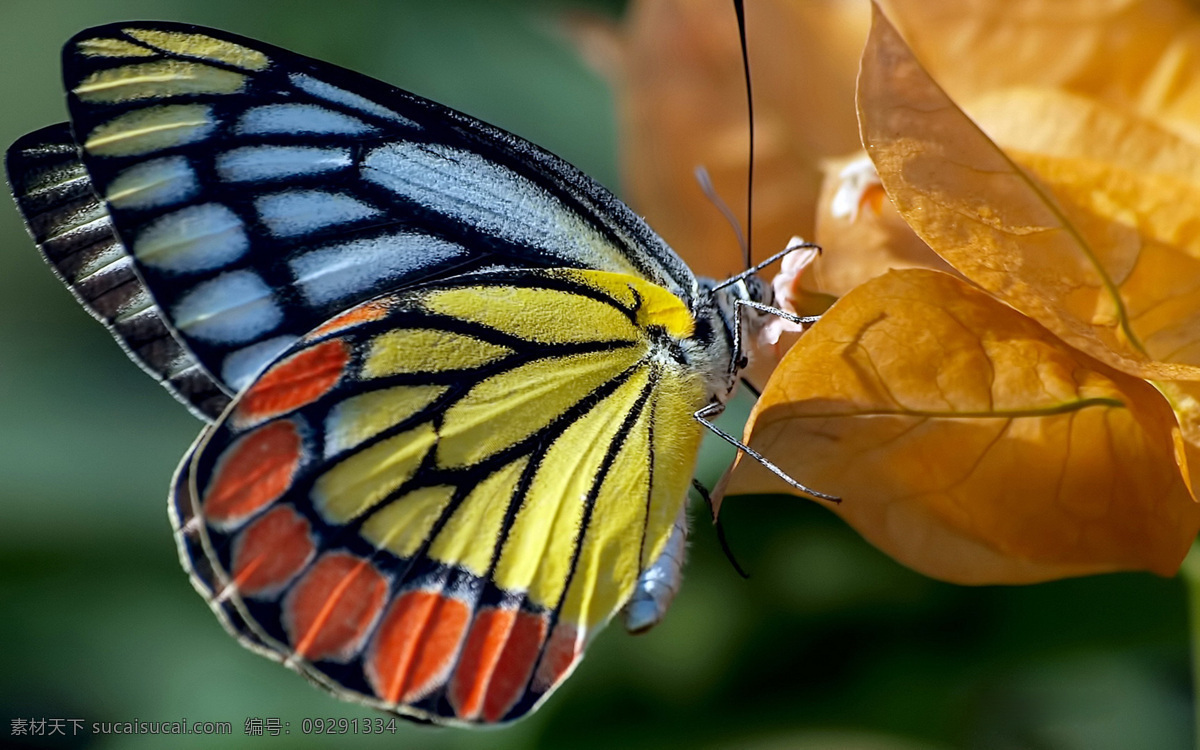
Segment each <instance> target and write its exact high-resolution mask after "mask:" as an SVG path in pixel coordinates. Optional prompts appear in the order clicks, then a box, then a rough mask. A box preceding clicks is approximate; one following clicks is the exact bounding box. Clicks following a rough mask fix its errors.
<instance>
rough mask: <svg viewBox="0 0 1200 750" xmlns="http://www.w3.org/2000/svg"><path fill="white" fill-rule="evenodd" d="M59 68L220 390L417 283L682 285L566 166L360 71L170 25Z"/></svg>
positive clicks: (114, 219)
mask: <svg viewBox="0 0 1200 750" xmlns="http://www.w3.org/2000/svg"><path fill="white" fill-rule="evenodd" d="M63 74H64V78H65V85H66V88H67V90H68V92H69V93H68V104H69V109H70V113H71V127H72V131H73V134H74V141H75V142H77V146H78V149H79V158H80V159H81V163H82V167H83V168H84V169H85V170H86V176H87V178H88V180H89V181H90V183H89V189H90V190H91V191H94V194H95V195H96V196H98V197H99V198H100V199H101V201H100V202H99V204H98V208H99V210H100V212H102V213H104V215H105V216H104V220H105V221H106V222H107V225H108V227H107V229H106V231H107V232H108V233H109V234H111V235H112V236H113V237H115V239H116V240H117V242H118V243H119V245H120V250H121V251H122V253H123V255H124V256H126V258H127V259H128V260H129V262H131V264H132V268H133V269H134V270H135V271H136V273H137V274H138V276H139V277H140V279H141V280H142V281H143V282H144V284H145V287H146V289H148V290H149V295H150V297H151V298H152V299H153V301H154V302H156V303H157V305H158V308H159V309H160V310H161V314H162V316H163V317H164V318H165V320H166V321H167V322H168V323H169V325H170V327H171V329H172V331H173V333H174V334H175V336H176V337H177V338H178V340H179V341H180V342H182V343H183V345H184V348H185V350H186V351H187V353H188V354H190V355H191V356H193V357H194V358H195V360H196V361H198V362H199V363H200V364H201V365H202V366H203V368H205V369H206V370H207V371H208V372H209V373H210V374H211V376H212V379H213V380H214V381H215V382H217V383H218V384H220V385H221V386H223V387H224V388H225V390H226V391H228V392H230V393H234V392H237V391H238V390H240V389H241V388H242V387H244V386H245V385H246V384H247V383H249V382H250V380H252V379H253V377H254V375H255V374H256V373H257V372H258V371H259V370H260V369H261V368H262V366H264V365H265V364H266V363H267V362H269V361H271V360H272V359H273V358H274V357H275V356H277V355H278V354H279V353H280V352H282V351H283V350H285V349H286V348H287V347H288V346H290V345H291V344H293V343H295V341H296V340H297V339H298V338H299V337H300V336H301V335H303V334H304V333H306V332H307V331H309V330H311V329H312V328H314V327H316V326H317V325H319V324H320V322H321V321H324V320H328V319H329V318H330V317H333V316H334V315H335V314H337V313H338V312H341V311H343V310H345V309H347V308H349V307H351V306H353V305H355V304H357V303H360V302H363V301H365V300H367V299H370V298H372V297H375V296H377V295H378V294H380V293H382V292H386V291H391V290H396V289H400V288H403V287H405V286H406V285H408V284H411V283H414V282H415V281H418V280H426V279H430V278H436V277H439V276H445V275H448V274H451V273H463V272H467V271H470V270H473V269H480V268H488V267H529V266H561V267H578V268H594V269H600V270H606V271H613V272H620V273H628V274H632V275H635V276H639V277H641V278H644V279H647V280H649V281H651V282H653V283H655V284H658V285H660V286H663V287H665V288H667V289H669V290H671V291H672V292H673V293H675V294H676V295H677V296H682V297H683V298H684V299H685V300H690V299H691V296H690V295H692V294H693V291H694V279H693V277H692V276H691V273H690V272H689V271H688V270H687V268H686V266H684V265H683V264H682V262H681V261H680V260H679V259H678V258H677V257H676V256H675V255H674V254H673V253H672V252H671V251H670V250H669V249H668V248H667V247H666V246H665V245H663V244H662V242H661V240H659V239H658V238H657V236H656V235H654V234H653V233H652V232H651V231H650V230H649V229H648V228H647V227H646V226H645V224H644V223H643V222H642V221H641V220H640V219H639V218H638V217H636V216H635V215H634V214H633V213H632V212H631V211H629V209H627V208H626V207H625V206H624V205H622V204H621V203H620V202H619V201H618V200H616V199H615V198H614V197H613V196H612V195H611V194H609V193H608V192H607V191H606V190H604V189H603V188H602V187H600V186H599V185H597V184H596V183H595V182H593V181H592V180H590V179H589V178H587V177H586V176H584V175H583V174H582V173H580V172H579V171H578V170H576V169H574V168H573V167H571V166H569V165H567V164H566V163H564V162H563V161H561V160H559V159H557V158H556V157H554V156H552V155H550V154H548V153H546V152H545V151H542V150H541V149H538V148H537V147H535V146H533V145H531V144H529V143H527V142H525V141H523V140H521V139H519V138H516V137H515V136H512V135H510V134H508V133H505V132H503V131H501V130H498V129H496V128H492V127H490V126H488V125H485V124H483V123H481V122H479V121H478V120H475V119H472V118H470V117H467V116H466V115H462V114H460V113H458V112H454V111H452V110H449V109H447V108H445V107H442V106H440V105H437V104H435V103H433V102H429V101H427V100H424V99H421V98H420V97H417V96H414V95H412V94H408V93H406V92H403V91H400V90H398V89H395V88H393V87H391V86H387V85H385V84H383V83H380V82H378V81H374V80H372V79H369V78H366V77H364V76H361V75H357V74H355V73H351V72H349V71H346V70H343V69H341V68H337V67H335V66H332V65H328V64H325V63H321V62H318V61H315V60H311V59H309V58H306V57H302V56H300V55H296V54H294V53H291V52H287V51H285V50H282V49H279V48H277V47H272V46H270V45H265V44H261V43H259V42H254V41H252V40H248V39H244V38H241V37H237V36H234V35H232V34H227V33H224V32H219V31H214V30H210V29H203V28H200V27H194V26H187V25H181V24H168V23H123V24H112V25H109V26H103V27H99V28H95V29H91V30H89V31H86V32H83V33H82V34H80V35H78V36H77V37H75V38H74V39H73V40H72V41H71V42H70V43H68V44H67V46H66V48H65V49H64V51H63ZM11 164H12V161H11V159H10V169H11ZM16 171H17V172H20V169H19V168H18V169H17V170H16ZM21 179H22V175H21V174H16V175H14V183H18V182H20V181H21ZM27 216H28V213H27ZM123 260H125V258H123ZM68 283H71V280H70V279H68Z"/></svg>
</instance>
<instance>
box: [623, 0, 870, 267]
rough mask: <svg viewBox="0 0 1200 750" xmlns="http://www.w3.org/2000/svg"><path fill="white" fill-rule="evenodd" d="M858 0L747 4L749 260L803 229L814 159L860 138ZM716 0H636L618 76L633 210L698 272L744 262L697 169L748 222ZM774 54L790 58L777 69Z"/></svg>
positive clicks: (740, 99)
mask: <svg viewBox="0 0 1200 750" xmlns="http://www.w3.org/2000/svg"><path fill="white" fill-rule="evenodd" d="M862 10H863V9H862V7H861V6H858V5H856V4H854V3H844V2H840V1H838V0H755V1H754V2H752V3H747V5H746V25H747V34H748V36H749V38H750V39H751V40H753V41H752V43H751V45H750V58H751V59H750V66H751V69H752V71H753V74H754V112H755V128H756V137H757V141H756V144H755V145H756V149H757V153H756V157H755V206H754V237H755V257H756V258H759V259H761V258H762V257H765V256H766V255H767V254H768V253H771V252H775V251H777V250H782V249H783V248H784V247H785V246H786V244H787V241H788V238H790V237H791V236H793V235H801V236H803V237H806V238H811V237H812V232H813V226H814V208H815V207H816V203H817V195H818V191H819V188H820V183H821V169H820V161H821V160H822V159H824V158H827V157H830V156H836V155H840V154H843V153H845V152H847V151H850V150H852V149H854V148H857V147H858V140H857V133H856V126H855V121H854V76H855V72H856V69H857V64H858V63H857V60H858V54H859V51H860V50H861V47H862V38H863V34H864V33H865V31H866V22H867V17H866V15H865V14H864V13H862ZM732 17H733V14H732V12H731V10H730V7H729V3H728V2H726V0H654V1H651V2H640V3H635V4H634V5H633V6H632V8H631V12H630V16H629V20H628V22H627V23H626V25H625V27H624V30H623V34H622V37H621V39H622V44H621V50H622V52H623V53H624V54H623V57H622V60H621V61H620V64H618V65H617V66H616V67H617V71H616V74H617V75H616V78H617V81H616V82H617V102H618V106H619V113H620V122H621V135H622V164H623V171H624V175H625V181H626V187H627V192H628V195H629V198H630V199H631V200H630V203H631V205H632V206H633V207H634V208H635V209H636V210H637V211H639V212H642V213H644V214H645V215H646V218H647V219H648V220H649V222H650V224H651V225H652V226H653V227H654V228H655V230H656V231H658V232H659V233H660V234H661V235H662V236H663V237H664V238H665V239H666V240H667V242H668V243H670V245H671V246H672V247H674V248H675V249H676V250H677V251H678V252H679V254H680V255H682V256H683V257H684V259H685V260H687V262H688V264H689V265H691V267H692V268H693V269H694V270H695V271H696V272H697V273H700V274H704V275H708V276H714V277H718V278H722V277H725V276H727V275H729V274H730V273H734V272H736V271H739V270H741V268H742V259H741V255H740V253H739V252H738V248H737V244H736V242H735V240H734V236H733V233H732V232H731V231H730V230H729V227H728V225H727V223H726V221H725V219H724V218H723V217H722V216H721V214H720V213H719V212H718V211H717V209H716V208H715V207H714V206H713V205H712V203H711V202H709V200H708V199H707V198H706V197H705V196H704V194H703V193H702V192H701V190H700V188H699V186H698V184H697V182H696V178H695V174H694V170H695V168H696V167H697V166H700V165H702V166H704V167H705V168H707V170H708V171H709V173H710V175H711V176H712V180H713V184H714V185H715V187H716V189H717V192H718V193H719V194H720V195H721V196H722V197H723V198H724V199H725V200H726V201H727V202H728V203H729V204H730V206H731V207H732V208H733V211H734V213H735V214H736V215H737V216H738V218H739V221H741V223H742V225H743V226H745V224H746V217H745V198H744V196H745V195H746V149H747V129H746V89H745V82H744V80H743V78H742V69H741V65H740V63H739V62H738V61H739V59H740V57H739V56H740V52H739V48H738V37H737V29H736V27H735V26H734V24H733V23H731V21H732ZM781 57H783V58H784V59H787V60H789V61H791V62H792V63H793V64H789V65H780V64H779V60H780V58H781Z"/></svg>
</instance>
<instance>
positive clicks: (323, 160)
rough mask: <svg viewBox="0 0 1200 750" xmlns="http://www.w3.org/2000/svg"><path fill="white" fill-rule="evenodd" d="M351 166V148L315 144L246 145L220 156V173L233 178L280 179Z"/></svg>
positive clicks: (218, 162)
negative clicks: (326, 146) (320, 146)
mask: <svg viewBox="0 0 1200 750" xmlns="http://www.w3.org/2000/svg"><path fill="white" fill-rule="evenodd" d="M348 166H350V150H349V149H345V148H317V147H313V146H245V147H243V148H235V149H233V150H231V151H226V152H225V153H223V154H220V155H218V156H217V174H218V175H220V177H221V179H223V180H228V181H230V182H249V181H254V180H280V179H284V178H287V177H295V176H298V175H312V174H320V173H322V172H331V171H333V170H336V169H341V168H343V167H348Z"/></svg>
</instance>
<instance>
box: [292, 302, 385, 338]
mask: <svg viewBox="0 0 1200 750" xmlns="http://www.w3.org/2000/svg"><path fill="white" fill-rule="evenodd" d="M390 309H391V304H390V303H389V302H388V301H386V300H372V301H370V302H364V303H363V304H361V305H359V306H358V307H354V308H351V309H349V310H347V311H346V312H344V313H342V314H341V315H338V316H337V317H336V318H332V319H330V320H329V321H327V322H325V323H323V324H321V325H320V326H319V327H318V328H316V329H315V330H314V331H313V332H312V333H310V334H308V336H309V338H317V337H319V336H324V335H326V334H329V333H333V332H335V331H340V330H342V329H343V328H349V327H351V326H356V325H359V324H360V323H369V322H371V321H372V320H379V319H380V318H382V317H383V316H384V315H387V312H388V310H390Z"/></svg>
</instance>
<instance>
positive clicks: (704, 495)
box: [692, 478, 750, 578]
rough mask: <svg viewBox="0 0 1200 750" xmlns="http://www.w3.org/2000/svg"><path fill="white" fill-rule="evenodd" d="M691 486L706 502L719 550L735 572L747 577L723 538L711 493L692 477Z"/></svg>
mask: <svg viewBox="0 0 1200 750" xmlns="http://www.w3.org/2000/svg"><path fill="white" fill-rule="evenodd" d="M692 487H693V489H695V490H696V492H699V493H700V497H702V498H704V502H705V503H707V504H708V512H709V513H710V514H712V519H713V526H716V527H717V541H718V542H719V543H720V544H721V551H722V552H724V553H725V559H726V560H728V561H729V564H730V565H732V566H733V569H734V570H736V571H737V574H738V575H739V576H741V577H742V578H749V577H750V574H749V573H747V572H746V569H745V568H743V567H742V566H741V564H740V563H739V562H738V561H737V558H736V557H734V555H733V548H732V547H730V546H729V540H728V539H726V538H725V526H724V524H722V523H721V519H720V518H718V517H717V506H715V505H713V500H712V495H710V494H708V489H707V488H705V486H704V485H702V484H700V482H698V481H696V479H694V478H693V479H692Z"/></svg>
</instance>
